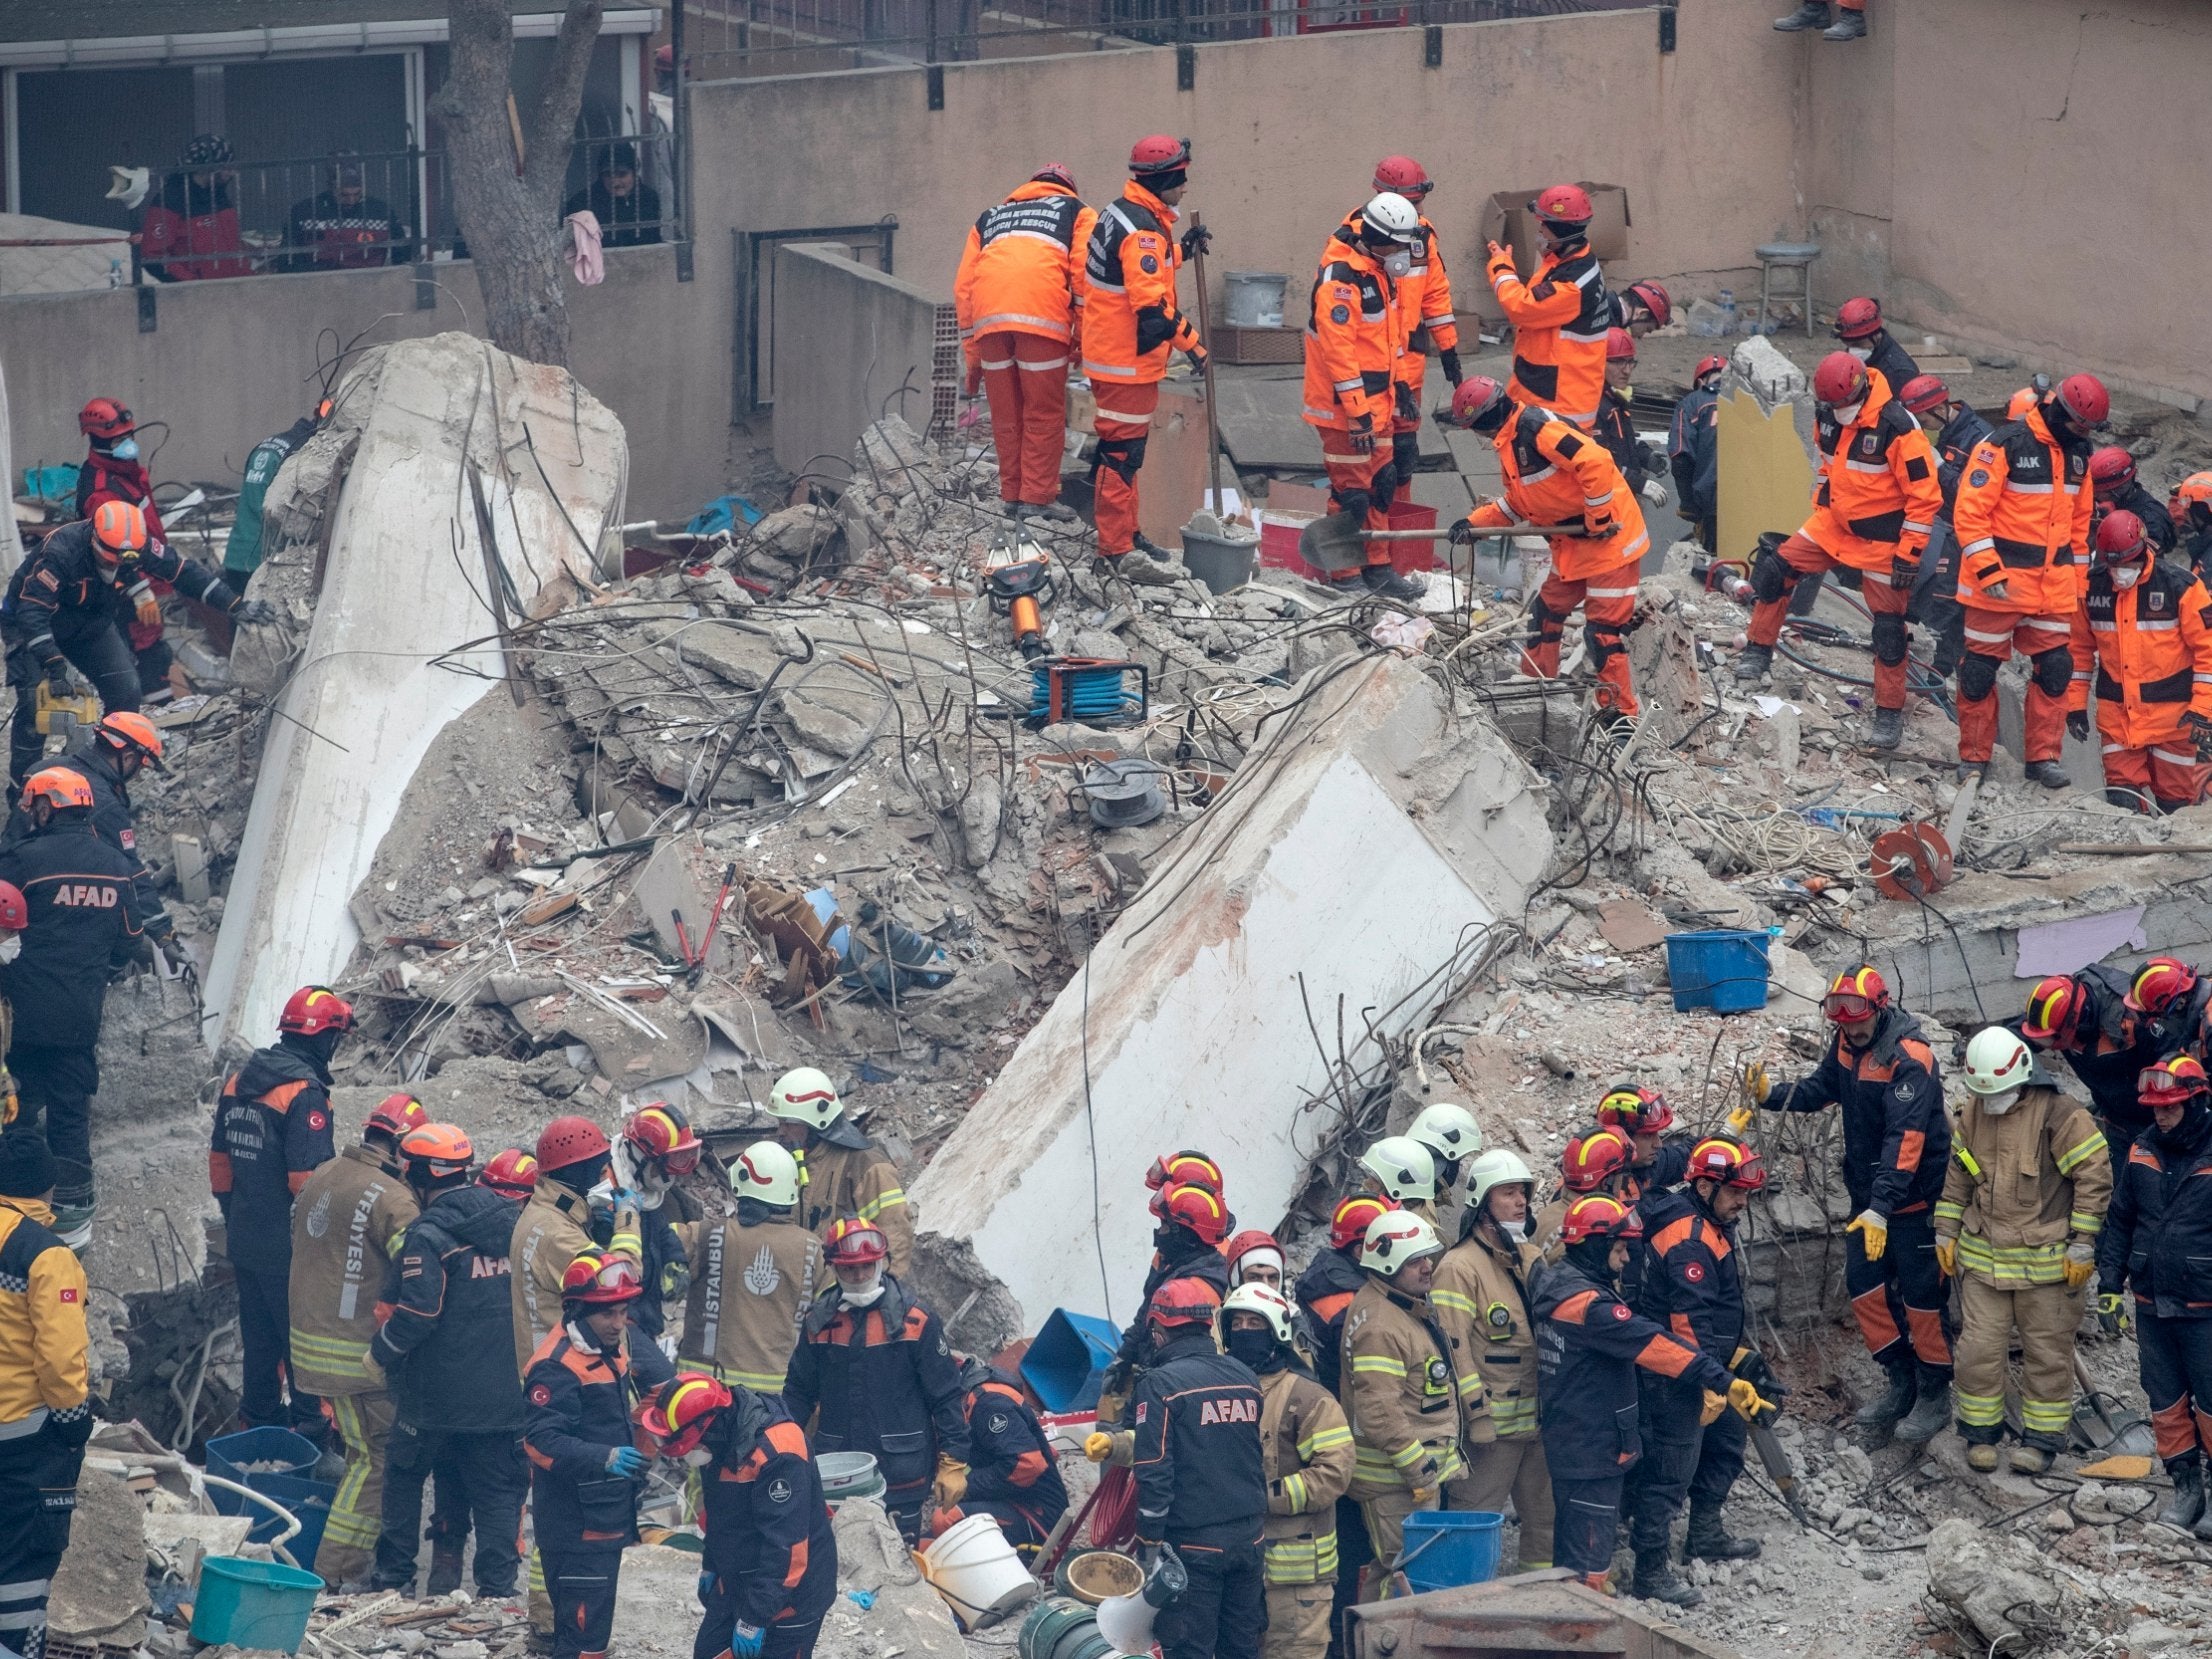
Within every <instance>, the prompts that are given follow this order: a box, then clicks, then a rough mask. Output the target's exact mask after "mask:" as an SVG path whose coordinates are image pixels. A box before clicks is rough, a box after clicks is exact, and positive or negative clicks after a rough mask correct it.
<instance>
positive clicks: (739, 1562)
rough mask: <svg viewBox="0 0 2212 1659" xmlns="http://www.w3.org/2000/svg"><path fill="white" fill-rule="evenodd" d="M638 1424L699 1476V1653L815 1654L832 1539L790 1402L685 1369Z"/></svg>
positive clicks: (766, 1657) (695, 1652) (787, 1657)
mask: <svg viewBox="0 0 2212 1659" xmlns="http://www.w3.org/2000/svg"><path fill="white" fill-rule="evenodd" d="M642 1421H643V1423H644V1426H645V1430H646V1432H647V1433H648V1434H651V1435H653V1436H655V1437H656V1438H657V1439H659V1441H660V1443H661V1444H660V1451H661V1455H662V1456H663V1457H666V1458H671V1459H674V1460H676V1461H679V1462H681V1463H683V1464H685V1465H687V1466H688V1467H689V1468H691V1469H693V1470H695V1471H696V1472H697V1473H698V1476H699V1491H700V1497H701V1508H702V1515H701V1521H702V1525H703V1529H704V1531H705V1534H706V1536H705V1541H704V1547H703V1549H702V1552H701V1560H700V1565H701V1568H702V1569H703V1570H702V1571H701V1572H700V1574H699V1604H700V1606H701V1607H702V1608H703V1609H704V1612H703V1613H702V1615H701V1617H700V1620H699V1634H698V1637H697V1639H696V1640H694V1641H693V1643H692V1646H691V1653H692V1659H808V1656H809V1655H810V1654H811V1653H812V1652H813V1650H814V1640H815V1637H816V1636H817V1635H819V1634H820V1632H821V1628H822V1618H823V1615H825V1614H826V1613H828V1611H829V1608H830V1603H831V1602H833V1601H835V1600H836V1599H837V1535H836V1534H835V1533H834V1532H833V1531H831V1529H830V1510H829V1505H828V1504H827V1503H826V1502H824V1501H823V1498H822V1476H821V1471H820V1470H819V1469H817V1468H816V1467H815V1464H814V1457H813V1454H812V1453H810V1452H809V1451H808V1450H807V1444H806V1436H805V1435H804V1434H802V1433H800V1431H799V1425H798V1424H796V1423H794V1422H793V1421H792V1420H791V1414H790V1413H789V1412H787V1411H785V1410H784V1409H783V1402H782V1401H781V1400H779V1399H777V1398H776V1396H775V1395H774V1394H773V1393H767V1394H762V1393H757V1392H755V1391H754V1390H752V1389H749V1388H743V1387H739V1388H730V1387H726V1386H725V1385H723V1384H722V1383H719V1382H716V1381H715V1380H714V1379H713V1378H712V1377H703V1376H700V1375H699V1374H697V1373H696V1372H685V1373H684V1374H682V1375H680V1376H678V1377H677V1379H676V1381H675V1383H674V1384H673V1385H672V1386H671V1387H670V1388H669V1389H668V1391H667V1392H666V1393H665V1394H664V1395H663V1396H662V1397H661V1399H660V1400H659V1401H658V1402H657V1403H656V1404H653V1405H649V1406H647V1407H646V1408H645V1411H644V1414H643V1417H642Z"/></svg>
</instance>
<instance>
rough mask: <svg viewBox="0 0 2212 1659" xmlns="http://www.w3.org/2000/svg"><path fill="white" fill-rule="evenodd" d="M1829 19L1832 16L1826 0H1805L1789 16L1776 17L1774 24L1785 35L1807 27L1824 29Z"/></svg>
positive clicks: (1796, 32)
mask: <svg viewBox="0 0 2212 1659" xmlns="http://www.w3.org/2000/svg"><path fill="white" fill-rule="evenodd" d="M1831 21H1833V17H1832V14H1831V13H1830V12H1829V10H1828V0H1805V3H1804V4H1803V5H1802V6H1799V7H1798V8H1797V10H1795V11H1793V12H1791V13H1790V15H1789V16H1787V17H1778V18H1776V19H1775V20H1774V26H1775V27H1776V28H1777V29H1779V30H1781V31H1782V33H1784V34H1786V35H1794V34H1800V33H1802V32H1803V31H1805V30H1807V29H1825V28H1827V27H1828V25H1829V23H1830V22H1831Z"/></svg>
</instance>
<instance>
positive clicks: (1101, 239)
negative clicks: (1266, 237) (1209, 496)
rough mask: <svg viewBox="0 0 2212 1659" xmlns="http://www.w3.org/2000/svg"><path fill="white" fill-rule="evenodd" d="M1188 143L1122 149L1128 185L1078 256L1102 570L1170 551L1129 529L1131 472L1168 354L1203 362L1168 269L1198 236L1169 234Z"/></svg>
mask: <svg viewBox="0 0 2212 1659" xmlns="http://www.w3.org/2000/svg"><path fill="white" fill-rule="evenodd" d="M1190 161H1191V153H1190V143H1189V141H1188V140H1187V139H1181V138H1169V137H1166V136H1164V135H1161V134H1157V133H1155V134H1153V135H1152V136H1150V137H1148V138H1140V139H1138V140H1137V142H1136V144H1135V145H1134V146H1133V147H1132V148H1131V149H1130V151H1129V182H1128V183H1127V184H1125V185H1123V186H1122V189H1121V195H1120V196H1119V197H1117V198H1116V199H1115V200H1114V201H1113V202H1112V203H1111V204H1110V205H1108V206H1107V207H1106V208H1105V209H1104V210H1103V211H1102V212H1100V214H1099V216H1098V220H1097V223H1096V225H1095V226H1094V227H1093V229H1092V231H1091V236H1090V241H1089V242H1088V243H1086V244H1085V247H1084V256H1083V298H1082V310H1083V331H1082V351H1083V373H1084V374H1085V375H1086V376H1087V377H1088V378H1089V380H1090V383H1091V395H1092V396H1093V397H1095V398H1096V399H1097V400H1098V421H1097V426H1096V430H1097V433H1098V450H1097V459H1096V461H1095V462H1094V464H1093V469H1092V473H1091V478H1092V483H1093V485H1094V487H1095V491H1096V495H1095V503H1096V504H1095V507H1094V509H1093V516H1094V517H1095V519H1096V520H1097V524H1098V552H1099V557H1100V558H1101V559H1103V560H1104V561H1105V562H1106V565H1107V568H1108V569H1119V568H1120V566H1119V565H1118V564H1117V562H1116V561H1118V560H1121V559H1124V558H1126V557H1127V556H1128V555H1129V554H1130V553H1131V552H1141V553H1143V554H1144V555H1145V557H1146V558H1147V559H1148V560H1153V561H1157V562H1160V563H1166V562H1168V561H1169V559H1170V555H1169V554H1168V553H1167V552H1166V551H1164V550H1163V549H1162V548H1160V547H1158V546H1156V545H1155V544H1154V543H1153V542H1151V541H1150V540H1148V539H1147V538H1145V537H1144V536H1141V535H1139V534H1138V533H1137V473H1138V472H1139V470H1140V469H1142V467H1143V466H1144V448H1145V440H1146V437H1147V435H1148V430H1149V428H1150V427H1151V425H1152V412H1153V411H1154V410H1155V409H1157V408H1158V407H1159V405H1160V382H1161V380H1163V379H1164V378H1165V377H1166V375H1167V367H1168V354H1169V353H1170V352H1176V351H1179V352H1181V353H1183V355H1184V356H1185V357H1186V358H1187V359H1188V360H1189V362H1190V365H1191V367H1192V368H1193V369H1201V368H1203V367H1204V366H1205V362H1206V348H1205V347H1204V346H1203V345H1201V344H1199V340H1198V330H1197V329H1196V328H1194V327H1193V326H1192V325H1191V323H1190V321H1189V319H1188V318H1186V317H1185V316H1184V315H1183V313H1182V312H1181V311H1180V310H1179V309H1177V306H1176V302H1175V272H1176V268H1177V267H1178V266H1179V265H1181V264H1182V262H1183V261H1184V260H1185V259H1187V258H1189V257H1190V256H1191V254H1192V253H1193V252H1194V251H1196V249H1197V248H1198V245H1199V239H1200V237H1201V235H1202V234H1203V233H1202V232H1201V231H1199V230H1197V229H1195V228H1193V229H1191V230H1186V231H1185V232H1184V233H1183V234H1182V235H1181V236H1180V237H1177V236H1176V234H1175V204H1176V203H1177V202H1180V201H1181V200H1182V199H1183V192H1184V191H1185V190H1186V189H1187V188H1189V184H1190Z"/></svg>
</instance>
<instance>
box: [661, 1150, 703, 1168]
mask: <svg viewBox="0 0 2212 1659" xmlns="http://www.w3.org/2000/svg"><path fill="white" fill-rule="evenodd" d="M698 1167H699V1149H698V1148H697V1147H696V1146H679V1147H678V1148H676V1150H675V1151H673V1152H664V1153H662V1154H661V1168H663V1169H665V1170H667V1171H668V1173H669V1174H671V1175H689V1174H690V1173H691V1172H692V1171H693V1170H695V1169H697V1168H698Z"/></svg>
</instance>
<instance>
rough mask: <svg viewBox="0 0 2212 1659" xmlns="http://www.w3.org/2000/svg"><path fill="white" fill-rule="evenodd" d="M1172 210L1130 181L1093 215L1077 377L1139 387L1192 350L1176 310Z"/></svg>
mask: <svg viewBox="0 0 2212 1659" xmlns="http://www.w3.org/2000/svg"><path fill="white" fill-rule="evenodd" d="M1182 262H1183V251H1182V248H1181V247H1180V246H1179V245H1178V244H1177V242H1176V240H1175V209H1173V208H1172V207H1169V206H1168V205H1167V203H1165V202H1163V201H1161V200H1160V198H1159V197H1157V196H1155V195H1153V194H1152V192H1151V191H1149V190H1147V189H1146V188H1145V187H1144V186H1143V185H1141V184H1139V183H1137V182H1136V181H1135V180H1134V179H1132V180H1131V181H1130V182H1129V183H1127V184H1125V185H1123V186H1122V187H1121V195H1120V196H1119V197H1117V198H1116V199H1115V200H1114V201H1113V202H1111V203H1110V204H1109V205H1108V206H1107V207H1105V208H1104V209H1103V210H1101V212H1100V213H1099V215H1098V224H1097V226H1096V227H1095V228H1094V229H1093V230H1092V231H1091V239H1090V242H1089V244H1088V245H1087V246H1086V248H1085V250H1084V258H1083V329H1082V333H1083V372H1084V373H1085V374H1087V375H1089V376H1090V377H1091V378H1092V379H1093V380H1106V381H1115V382H1119V383H1121V384H1123V385H1129V386H1142V385H1148V384H1150V383H1151V382H1153V381H1156V380H1159V379H1161V378H1162V377H1163V376H1165V375H1166V373H1167V365H1168V354H1169V353H1170V352H1177V351H1191V350H1194V349H1195V348H1196V347H1197V345H1198V330H1197V329H1195V328H1193V327H1192V326H1191V323H1190V319H1189V318H1187V317H1185V316H1184V315H1183V313H1182V312H1181V311H1180V310H1178V309H1177V308H1176V304H1175V268H1176V267H1177V266H1178V265H1180V264H1181V263H1182Z"/></svg>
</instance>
